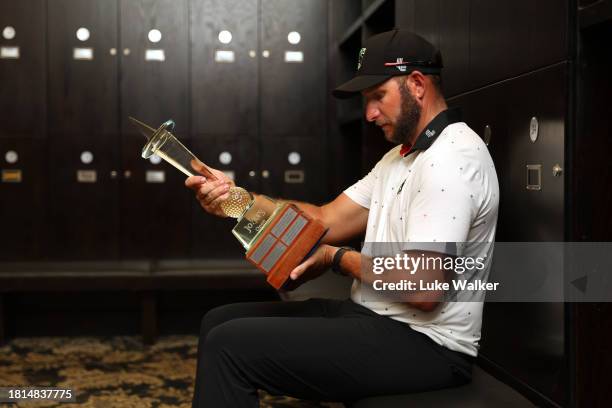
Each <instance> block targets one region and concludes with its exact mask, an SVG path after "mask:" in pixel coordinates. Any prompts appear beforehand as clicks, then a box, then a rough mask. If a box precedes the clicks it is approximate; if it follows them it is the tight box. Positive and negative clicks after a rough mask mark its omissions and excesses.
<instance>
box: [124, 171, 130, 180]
mask: <svg viewBox="0 0 612 408" xmlns="http://www.w3.org/2000/svg"><path fill="white" fill-rule="evenodd" d="M123 177H124V178H126V179H129V178H131V177H132V172H131V171H129V170H126V171H124V172H123Z"/></svg>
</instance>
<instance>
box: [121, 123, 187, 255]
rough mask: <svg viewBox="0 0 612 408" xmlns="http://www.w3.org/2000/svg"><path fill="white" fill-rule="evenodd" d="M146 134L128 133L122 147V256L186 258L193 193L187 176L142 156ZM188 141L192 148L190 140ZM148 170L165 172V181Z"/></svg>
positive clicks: (164, 163)
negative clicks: (151, 177)
mask: <svg viewBox="0 0 612 408" xmlns="http://www.w3.org/2000/svg"><path fill="white" fill-rule="evenodd" d="M144 142H145V140H144V138H143V137H142V136H140V135H138V136H133V137H126V138H125V140H124V142H123V148H122V163H123V167H122V172H121V173H120V174H119V177H120V178H121V191H120V200H121V207H120V214H121V257H122V258H123V259H135V258H136V259H138V258H147V259H164V258H181V257H182V258H186V257H189V256H190V254H191V248H190V234H191V215H190V208H191V201H190V199H191V194H190V191H189V190H187V189H186V188H185V179H186V178H187V176H185V175H184V174H183V173H181V172H180V171H179V170H177V169H175V168H174V167H172V166H171V165H170V164H168V163H166V162H164V161H162V162H161V163H158V164H153V163H152V162H151V161H150V160H145V159H143V158H142V157H141V155H140V154H141V150H142V146H143V145H144ZM185 144H186V145H187V147H188V148H189V143H188V141H185ZM147 172H163V177H164V181H163V182H161V183H153V182H148V181H147Z"/></svg>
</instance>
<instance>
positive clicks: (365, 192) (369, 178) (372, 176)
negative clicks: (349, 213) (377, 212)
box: [344, 165, 378, 209]
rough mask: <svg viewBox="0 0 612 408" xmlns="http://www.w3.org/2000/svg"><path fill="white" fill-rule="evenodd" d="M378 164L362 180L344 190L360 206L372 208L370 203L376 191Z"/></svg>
mask: <svg viewBox="0 0 612 408" xmlns="http://www.w3.org/2000/svg"><path fill="white" fill-rule="evenodd" d="M377 172H378V165H376V167H374V168H373V169H372V170H371V171H370V172H369V173H368V174H367V175H366V176H365V177H363V178H362V179H361V180H359V181H358V182H356V183H355V184H353V185H352V186H350V187H349V188H347V189H346V190H344V194H346V195H347V196H348V197H349V198H350V199H351V200H353V201H354V202H356V203H357V204H359V205H360V206H362V207H364V208H367V209H370V203H371V201H372V193H373V191H374V184H375V180H376V177H377V175H376V174H377Z"/></svg>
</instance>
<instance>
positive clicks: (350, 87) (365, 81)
mask: <svg viewBox="0 0 612 408" xmlns="http://www.w3.org/2000/svg"><path fill="white" fill-rule="evenodd" d="M389 78H391V75H359V76H356V77H355V78H353V79H351V80H350V81H348V82H345V83H343V84H342V85H340V86H339V87H337V88H336V89H334V90H333V91H332V95H333V96H334V97H336V98H339V99H346V98H350V97H352V96H355V95H357V94H358V93H360V92H361V91H363V90H364V89H368V88H371V87H373V86H375V85H378V84H382V83H383V82H385V81H386V80H387V79H389Z"/></svg>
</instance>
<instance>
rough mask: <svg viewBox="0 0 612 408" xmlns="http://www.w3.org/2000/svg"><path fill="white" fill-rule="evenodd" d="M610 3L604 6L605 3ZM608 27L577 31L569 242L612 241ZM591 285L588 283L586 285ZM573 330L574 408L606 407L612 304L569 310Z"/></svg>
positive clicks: (611, 30)
mask: <svg viewBox="0 0 612 408" xmlns="http://www.w3.org/2000/svg"><path fill="white" fill-rule="evenodd" d="M609 3H610V2H609V1H608V4H609ZM611 37H612V23H611V22H610V21H609V20H608V21H607V22H606V23H604V24H600V25H598V26H592V27H590V28H589V29H588V30H581V31H580V54H579V65H578V67H579V69H578V70H577V73H578V84H579V89H580V90H581V91H580V93H579V95H578V98H577V103H576V110H577V118H578V123H577V126H576V134H575V137H574V140H573V143H572V145H571V149H572V159H573V161H572V166H571V168H569V169H568V172H569V174H568V176H569V177H568V179H569V183H571V194H570V195H569V197H570V208H571V209H572V212H571V216H572V218H571V220H570V222H571V230H570V234H569V236H568V240H571V241H582V242H585V241H592V242H610V241H612V213H611V212H610V208H612V190H610V188H609V186H610V185H612V165H611V164H610V160H609V152H610V151H611V150H612V138H610V135H611V134H612V129H611V121H610V118H611V117H612V104H610V102H609V100H610V94H611V93H612V78H611V77H610V75H609V72H610V69H611V67H612V54H611V53H610V52H609V39H610V38H611ZM589 285H590V283H589ZM571 308H572V326H571V328H572V330H573V331H574V333H575V338H574V339H575V341H574V344H573V345H572V346H573V350H572V351H573V356H572V357H573V365H574V367H575V375H574V378H575V386H576V392H575V400H574V401H573V402H574V404H575V405H574V406H576V407H605V406H607V405H609V403H610V390H611V389H612V380H611V378H612V377H610V375H609V372H610V367H611V366H612V353H611V351H612V350H611V348H612V347H611V345H612V343H611V342H610V341H609V339H610V337H611V336H612V304H611V303H581V304H574V305H571Z"/></svg>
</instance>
